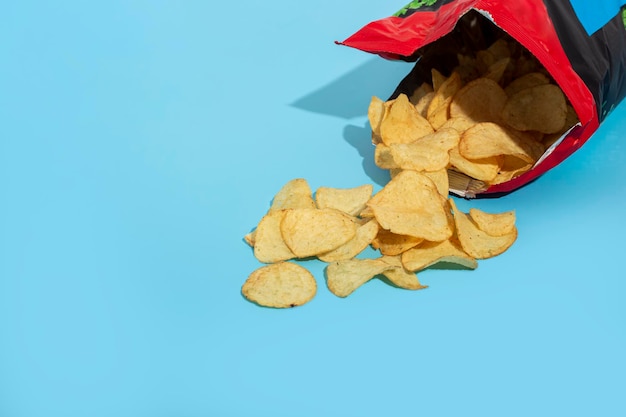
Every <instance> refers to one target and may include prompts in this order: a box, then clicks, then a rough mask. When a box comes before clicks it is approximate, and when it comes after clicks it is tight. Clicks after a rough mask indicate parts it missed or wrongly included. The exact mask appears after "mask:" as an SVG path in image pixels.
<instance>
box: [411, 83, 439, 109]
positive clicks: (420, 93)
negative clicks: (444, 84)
mask: <svg viewBox="0 0 626 417" xmlns="http://www.w3.org/2000/svg"><path fill="white" fill-rule="evenodd" d="M431 92H433V87H432V86H431V85H430V84H428V83H422V84H421V85H420V86H419V87H417V88H416V89H415V90H413V94H411V97H409V101H410V102H411V104H413V105H415V104H417V103H418V102H419V101H420V100H421V99H422V97H424V96H425V95H426V94H428V93H431Z"/></svg>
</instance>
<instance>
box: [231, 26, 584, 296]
mask: <svg viewBox="0 0 626 417" xmlns="http://www.w3.org/2000/svg"><path fill="white" fill-rule="evenodd" d="M518 47H519V45H515V44H513V42H512V41H510V40H507V39H505V38H501V39H498V40H497V41H495V42H494V43H493V44H492V45H491V46H490V47H489V48H487V49H485V50H481V51H478V52H476V53H475V54H471V55H459V56H458V66H457V67H456V68H454V69H453V70H452V71H451V72H450V75H449V76H444V75H443V74H442V73H441V72H440V71H438V70H436V69H432V83H426V82H424V83H422V84H421V85H420V86H419V87H418V88H416V89H415V90H414V91H413V92H412V93H410V94H406V93H401V94H399V95H397V96H396V97H395V98H393V99H390V100H387V101H383V100H381V99H379V98H377V97H373V98H372V101H371V102H370V104H369V107H368V119H369V123H370V125H371V128H372V141H373V143H374V144H375V145H376V149H375V152H374V160H375V163H376V165H377V166H378V167H380V168H383V169H388V170H389V171H390V176H391V180H390V181H389V183H387V184H386V185H385V186H384V187H383V188H382V189H381V190H380V191H378V192H377V193H373V187H372V186H371V185H362V186H359V187H355V188H348V189H345V188H344V189H339V188H330V187H320V188H318V189H317V190H316V192H315V193H313V192H312V190H311V188H310V186H309V184H308V183H307V181H306V180H304V179H301V178H300V179H295V180H292V181H290V182H288V183H287V184H285V185H284V186H283V188H282V189H281V190H280V191H279V192H278V193H277V194H276V196H275V197H274V200H273V202H272V204H271V207H270V209H269V210H268V212H267V213H266V214H265V216H264V217H263V218H262V219H261V221H260V222H259V223H258V225H257V227H256V228H255V229H254V230H253V231H252V232H251V233H249V234H248V235H246V236H245V240H246V242H247V243H248V244H249V245H250V246H252V247H253V250H254V255H255V257H256V258H257V259H258V260H259V261H260V262H262V263H265V264H266V265H264V266H262V267H260V268H259V269H257V270H256V271H254V272H252V274H250V276H249V277H248V279H247V280H246V282H245V283H244V284H243V287H242V293H243V295H244V296H245V297H246V298H248V299H249V300H251V301H253V302H255V303H257V304H259V305H262V306H268V307H275V308H285V307H294V306H299V305H302V304H305V303H307V302H308V301H310V300H311V299H312V298H313V297H314V296H315V294H316V292H317V281H316V279H315V277H313V275H312V274H311V273H310V272H309V271H308V270H307V269H306V268H305V267H303V266H302V262H293V261H295V260H297V261H305V260H309V259H312V258H316V259H319V260H321V261H323V262H326V263H327V264H328V265H327V267H326V285H327V287H328V289H329V290H330V291H331V292H332V293H333V294H335V295H337V296H339V297H347V296H348V295H350V294H352V293H353V292H354V291H355V290H356V289H358V288H359V287H360V286H361V285H363V284H365V283H366V282H368V281H369V280H371V279H372V278H375V277H380V278H383V279H384V280H385V281H387V282H389V283H391V284H392V285H394V286H396V287H399V288H403V289H409V290H418V289H423V288H426V286H424V285H422V284H421V283H420V282H419V280H418V278H417V273H418V272H420V271H423V270H425V269H427V268H429V267H431V266H433V265H435V264H439V265H442V264H443V265H445V264H448V265H455V266H456V267H457V268H458V267H459V266H460V267H461V268H465V269H475V268H477V266H478V262H477V261H478V260H481V259H487V258H491V257H494V256H497V255H499V254H501V253H503V252H504V251H506V250H507V249H508V248H509V247H510V246H511V245H512V244H513V243H514V242H515V240H516V239H517V228H516V226H515V212H514V211H509V212H504V213H498V214H493V213H486V212H484V211H481V210H478V209H474V208H472V209H470V210H469V212H468V213H465V212H462V211H460V210H459V209H458V207H457V206H456V204H455V202H454V200H453V199H452V198H450V197H449V194H450V191H455V192H456V193H457V194H459V192H458V190H454V189H453V188H452V187H451V185H452V184H453V183H454V182H455V178H458V177H459V175H460V176H462V177H464V178H469V179H471V180H472V181H474V182H475V184H480V187H483V188H482V189H483V190H484V189H486V188H487V187H489V186H490V185H493V184H498V183H502V182H505V181H509V180H511V179H512V178H515V177H516V176H518V175H521V174H522V173H524V172H526V171H528V170H529V169H531V168H532V167H533V165H534V164H535V163H537V161H538V160H539V159H540V158H541V157H542V156H543V155H544V153H545V152H546V150H547V149H548V148H549V147H550V146H552V145H553V144H554V143H555V141H557V140H558V139H559V138H560V137H562V135H563V134H564V133H565V132H567V130H568V129H570V128H571V127H572V126H573V125H575V124H576V123H577V116H576V114H575V112H574V110H573V109H572V107H571V105H570V104H569V103H568V102H567V99H566V97H565V95H564V94H563V92H562V91H561V89H560V88H559V87H558V86H557V85H556V84H554V82H553V81H552V79H551V78H550V77H549V75H548V74H547V73H546V72H545V70H543V68H541V66H540V65H539V64H538V62H537V61H536V60H534V59H532V57H530V58H529V57H528V56H527V55H525V54H520V53H518V52H519V51H518V49H516V48H518ZM467 190H468V189H467V188H466V189H465V191H467ZM474 190H475V191H480V189H476V188H475V189H474ZM461 195H463V194H461ZM464 195H465V196H469V195H467V193H466V194H464ZM367 248H372V249H373V250H374V251H369V252H366V249H367ZM366 253H376V254H377V255H376V256H375V257H372V256H366Z"/></svg>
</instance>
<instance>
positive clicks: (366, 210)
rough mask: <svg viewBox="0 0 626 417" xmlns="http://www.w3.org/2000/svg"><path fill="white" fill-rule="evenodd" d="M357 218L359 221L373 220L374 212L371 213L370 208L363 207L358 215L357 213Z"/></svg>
mask: <svg viewBox="0 0 626 417" xmlns="http://www.w3.org/2000/svg"><path fill="white" fill-rule="evenodd" d="M359 217H360V218H361V219H373V218H374V212H373V211H372V209H371V208H370V207H365V208H364V209H363V210H362V211H361V212H360V213H359Z"/></svg>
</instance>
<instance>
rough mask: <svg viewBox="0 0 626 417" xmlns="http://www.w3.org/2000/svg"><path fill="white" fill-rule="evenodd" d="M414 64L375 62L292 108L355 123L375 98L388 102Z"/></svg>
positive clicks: (336, 81)
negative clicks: (379, 97)
mask: <svg viewBox="0 0 626 417" xmlns="http://www.w3.org/2000/svg"><path fill="white" fill-rule="evenodd" d="M409 65H411V64H407V63H398V62H391V61H387V60H384V59H382V58H379V57H375V58H372V59H370V60H368V61H367V62H365V63H364V64H362V65H360V66H358V67H356V68H355V69H353V70H352V71H350V72H348V73H346V74H344V75H342V76H341V77H339V78H337V79H336V80H335V81H333V82H331V83H329V84H327V85H325V86H323V87H321V88H319V89H318V90H316V91H313V92H312V93H309V94H307V95H306V96H304V97H301V98H299V99H297V100H296V101H295V102H293V103H292V104H291V105H292V106H293V107H295V108H298V109H301V110H306V111H310V112H313V113H319V114H326V115H329V116H336V117H341V118H344V119H352V118H354V117H361V116H366V115H367V106H368V105H369V102H370V100H371V99H372V95H380V96H381V98H387V97H388V96H389V95H391V93H392V92H393V91H394V90H395V88H396V86H397V85H398V83H399V82H400V81H401V80H402V78H404V76H406V74H407V73H408V72H409V70H410V68H411V67H410V66H409Z"/></svg>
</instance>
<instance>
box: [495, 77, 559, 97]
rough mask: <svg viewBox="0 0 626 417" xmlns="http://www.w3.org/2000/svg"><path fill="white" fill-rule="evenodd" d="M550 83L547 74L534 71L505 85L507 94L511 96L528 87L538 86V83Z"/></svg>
mask: <svg viewBox="0 0 626 417" xmlns="http://www.w3.org/2000/svg"><path fill="white" fill-rule="evenodd" d="M549 83H550V79H549V78H548V77H547V76H545V75H544V74H543V73H541V72H537V71H534V72H529V73H528V74H524V75H522V76H521V77H517V78H516V79H514V80H513V81H511V82H510V83H509V84H507V86H506V87H504V92H505V93H506V95H507V96H509V97H510V96H512V95H513V94H515V93H518V92H520V91H522V90H525V89H527V88H530V87H536V86H538V85H544V84H549Z"/></svg>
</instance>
